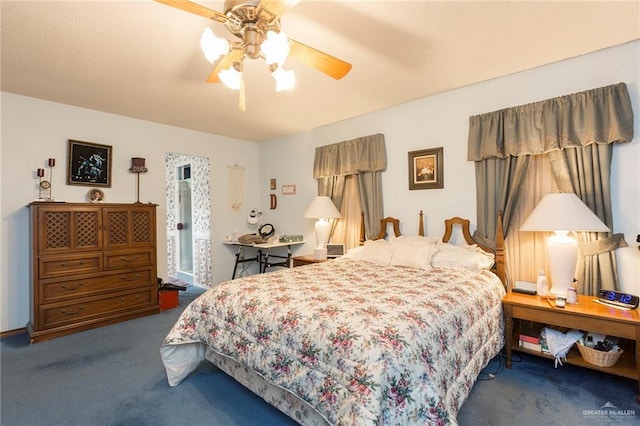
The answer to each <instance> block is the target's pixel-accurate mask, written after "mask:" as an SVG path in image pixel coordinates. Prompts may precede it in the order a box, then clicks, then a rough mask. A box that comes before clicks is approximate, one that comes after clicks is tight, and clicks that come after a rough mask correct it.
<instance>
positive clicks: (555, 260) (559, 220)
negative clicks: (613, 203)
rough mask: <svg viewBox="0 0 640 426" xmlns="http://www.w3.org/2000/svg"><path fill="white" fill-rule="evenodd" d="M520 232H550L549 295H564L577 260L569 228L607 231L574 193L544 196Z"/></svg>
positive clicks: (576, 248) (571, 279) (571, 280)
mask: <svg viewBox="0 0 640 426" xmlns="http://www.w3.org/2000/svg"><path fill="white" fill-rule="evenodd" d="M520 231H553V232H555V235H554V236H551V237H549V238H548V239H547V256H548V258H549V266H550V268H551V284H552V287H551V294H552V295H555V296H562V297H566V295H567V289H568V288H569V286H570V285H571V283H572V282H573V277H574V273H575V269H576V262H577V261H578V242H577V241H576V240H575V238H572V237H570V236H569V235H568V233H569V231H591V232H608V231H610V229H609V228H608V227H607V226H606V225H605V224H604V223H602V221H601V220H600V219H599V218H598V216H596V215H595V214H594V213H593V212H592V211H591V210H590V209H589V207H587V205H586V204H584V203H583V202H582V200H580V198H578V196H577V195H576V194H573V193H562V192H558V193H554V194H547V195H545V196H544V197H543V198H542V200H540V202H539V203H538V205H537V206H536V208H535V209H533V211H532V212H531V214H530V215H529V217H528V218H527V220H526V221H525V222H524V224H522V226H521V227H520Z"/></svg>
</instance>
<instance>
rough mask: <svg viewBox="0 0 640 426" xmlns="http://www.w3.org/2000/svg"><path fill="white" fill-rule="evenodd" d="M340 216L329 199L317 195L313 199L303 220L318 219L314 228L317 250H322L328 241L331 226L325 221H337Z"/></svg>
mask: <svg viewBox="0 0 640 426" xmlns="http://www.w3.org/2000/svg"><path fill="white" fill-rule="evenodd" d="M341 217H342V215H341V214H340V212H339V211H338V209H337V208H336V205H335V204H333V201H331V198H329V197H327V196H326V195H319V196H317V197H315V198H314V199H313V201H312V202H311V204H310V205H309V208H307V211H306V212H305V214H304V218H305V219H318V221H317V222H316V226H315V231H316V244H317V248H319V249H323V248H324V247H325V245H326V244H327V242H328V241H329V233H330V231H331V226H330V225H329V222H328V220H327V219H338V218H341Z"/></svg>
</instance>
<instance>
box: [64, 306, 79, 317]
mask: <svg viewBox="0 0 640 426" xmlns="http://www.w3.org/2000/svg"><path fill="white" fill-rule="evenodd" d="M79 308H80V309H78V310H77V311H75V312H67V310H66V309H63V310H62V313H63V314H65V315H77V314H79V313H80V312H82V310H83V309H84V305H80V306H79Z"/></svg>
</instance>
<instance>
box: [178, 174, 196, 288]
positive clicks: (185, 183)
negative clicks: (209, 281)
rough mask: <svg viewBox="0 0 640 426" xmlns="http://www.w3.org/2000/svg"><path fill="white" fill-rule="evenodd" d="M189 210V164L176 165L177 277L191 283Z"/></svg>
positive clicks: (190, 223) (191, 248) (191, 263)
mask: <svg viewBox="0 0 640 426" xmlns="http://www.w3.org/2000/svg"><path fill="white" fill-rule="evenodd" d="M191 218H192V212H191V164H186V165H184V166H180V167H178V223H177V224H176V229H177V230H178V245H177V247H176V248H177V251H178V253H177V255H178V271H177V275H178V278H179V279H181V280H183V281H186V282H188V283H189V284H193V232H192V231H193V225H192V221H191Z"/></svg>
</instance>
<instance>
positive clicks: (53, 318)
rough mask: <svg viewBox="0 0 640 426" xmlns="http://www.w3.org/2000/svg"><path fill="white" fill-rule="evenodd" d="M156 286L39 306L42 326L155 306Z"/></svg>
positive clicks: (52, 325)
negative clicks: (66, 302)
mask: <svg viewBox="0 0 640 426" xmlns="http://www.w3.org/2000/svg"><path fill="white" fill-rule="evenodd" d="M155 294H156V292H155V288H153V287H148V288H146V289H144V290H141V291H138V292H120V293H117V294H113V295H112V296H109V297H104V296H102V297H94V298H88V299H86V300H85V301H82V302H77V303H72V304H61V303H58V304H57V305H58V306H54V307H46V308H45V307H44V306H46V305H41V306H40V308H39V311H40V318H41V319H42V322H43V323H42V324H41V327H42V328H52V327H59V326H62V325H65V324H73V323H78V322H80V321H90V320H92V319H103V320H104V319H105V316H106V315H110V314H117V313H120V312H126V311H129V310H132V309H135V308H141V307H146V306H153V305H156V304H157V303H158V301H157V300H155V298H154V295H155Z"/></svg>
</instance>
